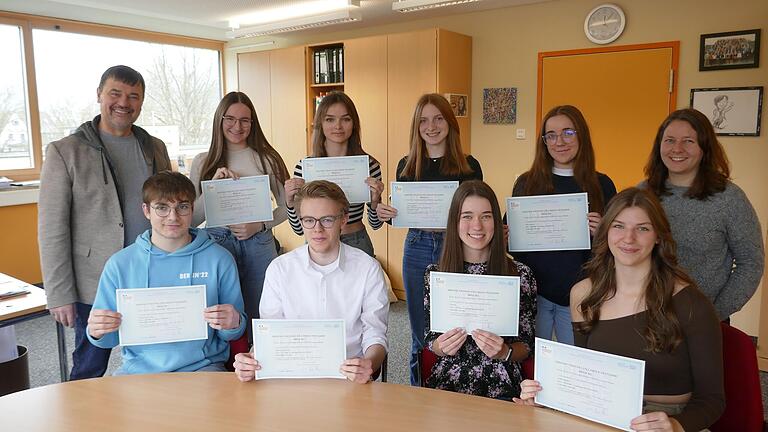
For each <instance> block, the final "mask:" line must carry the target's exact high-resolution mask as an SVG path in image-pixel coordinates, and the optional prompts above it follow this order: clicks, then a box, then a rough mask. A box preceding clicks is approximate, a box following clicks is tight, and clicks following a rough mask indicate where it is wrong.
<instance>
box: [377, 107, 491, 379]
mask: <svg viewBox="0 0 768 432" xmlns="http://www.w3.org/2000/svg"><path fill="white" fill-rule="evenodd" d="M410 142H411V145H410V150H409V152H408V155H407V156H406V157H404V158H403V159H401V160H400V162H399V163H398V164H397V181H459V182H462V181H464V180H473V179H477V180H482V179H483V172H482V170H481V169H480V163H479V162H478V161H477V160H476V159H475V158H473V157H472V156H470V155H465V154H464V152H462V150H461V141H460V138H459V122H458V121H457V120H456V116H455V115H454V114H453V110H452V109H451V105H450V104H449V103H448V101H447V100H446V99H445V98H444V97H443V96H441V95H439V94H434V93H433V94H426V95H424V96H422V97H421V98H420V99H419V101H418V103H417V104H416V110H415V111H414V113H413V120H412V122H411V140H410ZM376 213H377V214H378V216H379V219H381V220H383V221H389V220H391V219H392V218H393V217H395V216H396V215H397V209H395V208H394V207H391V206H388V205H385V204H379V205H378V207H376ZM444 233H445V230H444V229H443V230H425V229H416V228H411V229H409V230H408V235H407V237H406V238H405V246H404V248H403V284H404V285H405V294H406V298H407V302H408V318H409V319H410V322H411V339H412V344H411V384H412V385H419V383H418V380H417V377H418V364H417V355H418V351H419V350H420V349H422V348H423V347H424V307H423V300H424V271H425V270H426V268H427V266H428V265H430V264H434V263H437V262H438V260H439V259H440V250H441V249H442V246H443V234H444Z"/></svg>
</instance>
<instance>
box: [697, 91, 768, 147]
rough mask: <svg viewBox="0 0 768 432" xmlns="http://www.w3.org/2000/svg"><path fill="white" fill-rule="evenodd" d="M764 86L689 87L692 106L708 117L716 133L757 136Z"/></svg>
mask: <svg viewBox="0 0 768 432" xmlns="http://www.w3.org/2000/svg"><path fill="white" fill-rule="evenodd" d="M762 106H763V87H723V88H700V89H691V108H693V109H696V110H698V111H701V112H702V113H703V114H704V115H706V116H707V118H708V119H709V121H710V122H711V123H712V126H713V127H714V128H715V132H716V133H717V135H723V136H760V112H761V111H762Z"/></svg>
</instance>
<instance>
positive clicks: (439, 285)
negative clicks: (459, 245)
mask: <svg viewBox="0 0 768 432" xmlns="http://www.w3.org/2000/svg"><path fill="white" fill-rule="evenodd" d="M429 287H430V288H429V289H430V291H429V304H430V309H429V322H430V329H431V330H432V331H433V332H437V333H445V332H447V331H448V330H451V329H453V328H456V327H461V328H464V329H466V330H467V333H471V332H472V331H474V330H475V329H481V330H486V331H489V332H491V333H495V334H496V335H499V336H517V333H518V325H519V320H520V277H518V276H490V275H473V274H463V273H443V272H435V271H433V272H431V273H430V274H429Z"/></svg>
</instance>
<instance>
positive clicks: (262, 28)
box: [227, 10, 362, 39]
mask: <svg viewBox="0 0 768 432" xmlns="http://www.w3.org/2000/svg"><path fill="white" fill-rule="evenodd" d="M361 19H362V16H361V14H360V12H359V11H348V10H347V11H336V12H332V13H327V14H322V15H313V16H308V17H307V16H305V17H299V18H294V19H290V20H285V21H279V22H273V23H268V24H260V25H255V26H248V27H242V28H239V29H236V30H235V29H233V30H232V31H229V32H227V37H228V38H231V39H239V38H246V37H254V36H265V35H271V34H276V33H287V32H292V31H299V30H306V29H310V28H316V27H325V26H329V25H334V24H342V23H348V22H354V21H360V20H361Z"/></svg>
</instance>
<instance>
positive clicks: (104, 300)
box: [86, 228, 247, 375]
mask: <svg viewBox="0 0 768 432" xmlns="http://www.w3.org/2000/svg"><path fill="white" fill-rule="evenodd" d="M151 232H152V231H151V230H147V231H145V232H144V233H143V234H141V235H140V236H139V237H137V238H136V242H135V243H134V244H132V245H130V246H128V247H127V248H125V249H123V250H121V251H119V252H117V253H116V254H114V255H112V257H110V258H109V260H108V261H107V264H106V265H105V266H104V272H102V274H101V279H100V280H99V288H98V291H97V293H96V300H94V302H93V308H94V309H108V310H112V311H114V310H117V304H116V300H115V290H116V289H118V288H156V287H171V286H187V285H205V286H206V301H207V306H213V305H217V304H231V305H232V306H234V307H235V309H236V310H237V311H238V312H239V313H240V326H239V327H238V328H236V329H231V330H214V329H212V328H211V327H210V326H209V327H208V339H206V340H193V341H187V342H172V343H161V344H154V345H134V346H127V347H123V348H122V353H123V364H122V365H121V366H120V369H118V370H117V371H115V374H116V375H123V374H141V373H159V372H191V371H196V370H198V369H200V368H203V367H205V366H208V365H210V364H211V363H216V362H224V361H227V359H228V358H229V343H228V342H227V341H231V340H235V339H237V338H239V337H240V336H241V335H242V334H243V331H244V330H245V326H246V321H247V320H246V317H245V313H244V312H243V297H242V294H241V293H240V278H239V277H238V274H237V267H236V266H235V261H234V259H233V258H232V255H230V253H229V252H227V250H226V249H224V248H223V247H221V246H219V245H217V244H216V243H214V241H213V240H211V239H210V238H208V234H207V233H206V232H205V231H204V230H198V229H194V228H192V229H190V230H189V232H190V233H191V234H192V242H191V243H189V244H188V245H186V246H184V247H182V248H181V249H179V250H177V251H175V252H172V253H167V252H165V251H162V250H160V249H158V248H157V247H155V246H153V245H152V243H151V241H150V234H151ZM200 319H202V317H200ZM86 334H87V335H88V340H89V341H91V343H92V344H94V345H95V346H97V347H100V348H113V347H115V346H117V345H118V343H119V340H118V332H116V331H115V332H113V333H109V334H105V335H103V336H102V337H101V338H100V339H94V338H92V337H91V335H90V333H89V332H88V331H87V330H86Z"/></svg>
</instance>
